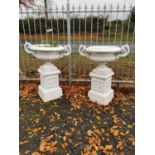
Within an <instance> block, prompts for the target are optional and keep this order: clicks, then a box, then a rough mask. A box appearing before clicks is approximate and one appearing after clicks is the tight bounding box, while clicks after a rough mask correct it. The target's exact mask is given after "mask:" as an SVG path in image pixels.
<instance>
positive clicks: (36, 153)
mask: <svg viewBox="0 0 155 155" xmlns="http://www.w3.org/2000/svg"><path fill="white" fill-rule="evenodd" d="M32 155H41V154H40V153H39V152H33V153H32Z"/></svg>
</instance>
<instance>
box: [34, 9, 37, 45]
mask: <svg viewBox="0 0 155 155" xmlns="http://www.w3.org/2000/svg"><path fill="white" fill-rule="evenodd" d="M34 12H35V10H34V9H33V24H34V33H35V39H36V44H37V32H36V19H35V13H34Z"/></svg>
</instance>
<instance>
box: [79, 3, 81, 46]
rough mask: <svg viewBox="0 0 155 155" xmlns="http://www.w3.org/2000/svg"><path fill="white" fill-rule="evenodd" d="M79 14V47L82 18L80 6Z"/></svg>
mask: <svg viewBox="0 0 155 155" xmlns="http://www.w3.org/2000/svg"><path fill="white" fill-rule="evenodd" d="M78 12H79V45H80V43H81V20H80V19H81V17H80V13H81V5H79V8H78Z"/></svg>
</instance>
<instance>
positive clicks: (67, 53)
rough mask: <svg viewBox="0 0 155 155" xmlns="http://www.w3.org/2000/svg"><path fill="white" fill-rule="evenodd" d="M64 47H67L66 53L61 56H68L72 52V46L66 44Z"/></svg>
mask: <svg viewBox="0 0 155 155" xmlns="http://www.w3.org/2000/svg"><path fill="white" fill-rule="evenodd" d="M64 48H65V52H66V53H63V54H62V55H61V56H62V57H63V56H68V55H70V54H71V46H70V45H66V46H64Z"/></svg>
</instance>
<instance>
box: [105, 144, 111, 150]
mask: <svg viewBox="0 0 155 155" xmlns="http://www.w3.org/2000/svg"><path fill="white" fill-rule="evenodd" d="M112 148H113V145H106V146H105V148H104V149H105V150H106V151H107V150H111V149H112Z"/></svg>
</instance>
